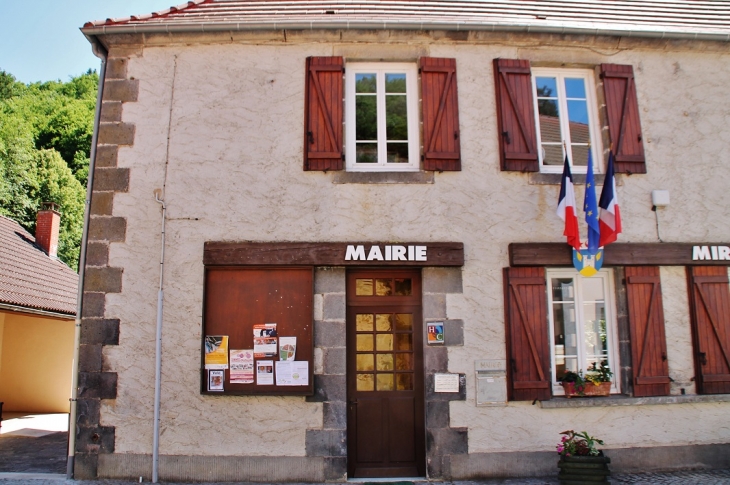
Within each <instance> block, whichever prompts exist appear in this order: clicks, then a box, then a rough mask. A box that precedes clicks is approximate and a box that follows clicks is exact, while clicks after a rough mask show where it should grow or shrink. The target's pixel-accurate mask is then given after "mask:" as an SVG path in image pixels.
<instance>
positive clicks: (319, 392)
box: [306, 375, 347, 402]
mask: <svg viewBox="0 0 730 485" xmlns="http://www.w3.org/2000/svg"><path fill="white" fill-rule="evenodd" d="M345 389H347V381H346V380H345V376H327V375H324V376H317V375H315V376H314V395H312V396H307V397H306V401H307V402H325V401H342V402H344V401H345Z"/></svg>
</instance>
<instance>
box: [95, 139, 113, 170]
mask: <svg viewBox="0 0 730 485" xmlns="http://www.w3.org/2000/svg"><path fill="white" fill-rule="evenodd" d="M118 153H119V147H118V146H117V145H99V146H97V147H96V163H95V165H96V168H99V167H116V166H117V155H118Z"/></svg>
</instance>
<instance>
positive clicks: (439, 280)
mask: <svg viewBox="0 0 730 485" xmlns="http://www.w3.org/2000/svg"><path fill="white" fill-rule="evenodd" d="M423 292H424V293H463V292H464V287H463V284H462V281H461V268H423Z"/></svg>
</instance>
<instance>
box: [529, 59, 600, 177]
mask: <svg viewBox="0 0 730 485" xmlns="http://www.w3.org/2000/svg"><path fill="white" fill-rule="evenodd" d="M594 86H595V82H594V77H593V71H590V70H588V69H546V68H545V69H543V68H533V69H532V88H533V92H534V93H535V96H533V99H534V103H535V113H537V116H536V123H537V142H538V147H539V149H538V153H539V158H540V171H541V172H548V173H561V172H562V171H563V162H564V160H565V150H566V148H567V151H568V160H569V161H570V164H571V167H572V168H571V170H572V172H573V173H586V166H587V163H588V150H591V151H592V156H593V171H594V173H599V172H601V171H602V165H603V164H602V163H598V160H599V159H598V154H600V153H602V152H601V150H600V140H601V138H600V127H599V125H598V115H597V111H598V105H597V104H596V96H595V88H594Z"/></svg>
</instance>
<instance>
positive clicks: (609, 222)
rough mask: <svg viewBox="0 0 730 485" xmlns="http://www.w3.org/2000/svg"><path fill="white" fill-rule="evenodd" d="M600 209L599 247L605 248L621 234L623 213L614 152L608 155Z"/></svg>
mask: <svg viewBox="0 0 730 485" xmlns="http://www.w3.org/2000/svg"><path fill="white" fill-rule="evenodd" d="M598 207H600V208H601V215H600V216H599V219H598V225H599V226H600V229H601V238H600V240H599V243H598V245H599V246H605V245H606V244H609V243H612V242H614V241H615V240H616V237H617V236H618V235H619V233H620V232H621V212H620V211H619V208H618V196H617V194H616V177H615V176H614V174H613V152H609V154H608V168H607V169H606V178H605V180H604V182H603V190H602V191H601V200H599V201H598Z"/></svg>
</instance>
